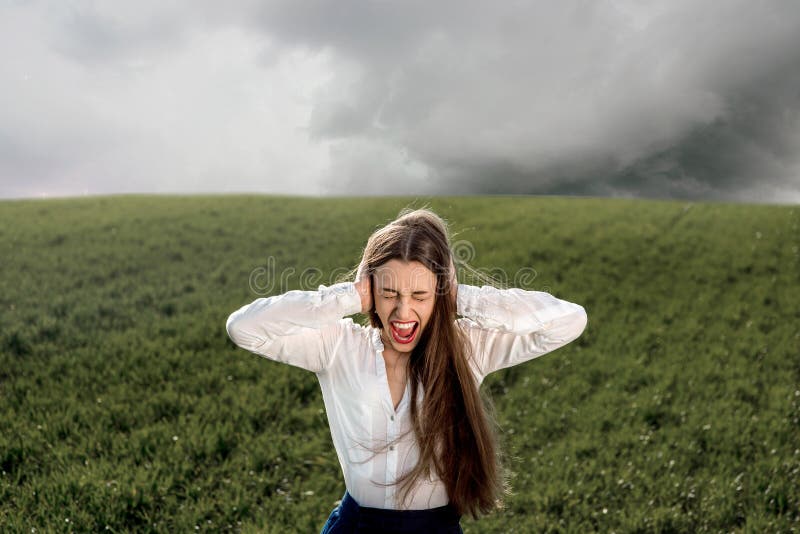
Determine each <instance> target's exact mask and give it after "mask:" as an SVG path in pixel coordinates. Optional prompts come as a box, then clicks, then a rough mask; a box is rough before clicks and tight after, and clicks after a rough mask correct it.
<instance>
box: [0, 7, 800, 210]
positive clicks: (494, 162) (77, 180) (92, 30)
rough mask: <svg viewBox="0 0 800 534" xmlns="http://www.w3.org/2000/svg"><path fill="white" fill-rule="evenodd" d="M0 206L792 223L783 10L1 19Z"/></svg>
mask: <svg viewBox="0 0 800 534" xmlns="http://www.w3.org/2000/svg"><path fill="white" fill-rule="evenodd" d="M0 35H2V37H0V44H3V45H4V46H3V47H1V48H0V82H1V83H3V86H4V88H5V91H6V93H7V98H8V100H9V101H10V102H11V103H12V105H10V106H7V107H6V108H5V109H0V196H17V195H20V194H23V195H24V194H37V193H36V192H37V191H49V192H51V193H53V192H61V191H73V194H81V192H83V191H85V190H88V191H90V192H93V193H95V192H114V191H155V192H165V191H234V190H237V191H263V192H286V193H296V194H324V193H328V194H367V195H380V194H452V193H457V194H470V193H476V194H478V193H533V194H571V195H573V194H574V195H598V196H604V195H609V196H644V197H655V198H658V197H661V198H687V199H688V198H697V199H726V200H751V201H769V202H786V201H790V202H800V178H798V176H800V160H799V159H798V154H800V116H798V113H800V102H798V99H799V98H800V75H798V74H796V73H798V72H800V68H798V67H800V65H799V64H798V63H800V53H797V52H795V51H797V50H800V5H798V4H797V3H795V2H790V1H778V0H775V1H771V2H760V3H753V2H747V1H744V0H736V1H734V0H732V1H729V2H724V3H720V2H714V1H712V0H702V1H700V0H691V1H690V0H676V1H675V2H669V3H661V2H659V3H655V2H652V3H647V2H639V1H633V0H616V1H612V0H608V1H581V0H566V1H564V2H544V1H532V2H523V3H499V4H496V5H490V4H487V3H485V2H452V1H450V2H448V1H442V2H425V3H423V2H420V1H409V2H364V3H354V2H352V3H351V2H338V1H336V2H334V1H322V0H316V1H314V2H293V1H289V0H284V1H273V2H258V1H252V0H239V1H238V2H231V3H227V4H225V6H221V4H219V3H217V2H210V1H198V2H193V3H185V4H174V3H173V4H168V5H167V4H163V3H157V2H150V3H147V2H142V3H137V4H136V6H135V7H133V6H132V5H131V7H125V5H121V4H115V5H113V6H111V5H110V4H106V3H99V4H63V3H48V2H17V3H16V4H13V3H6V4H4V5H0Z"/></svg>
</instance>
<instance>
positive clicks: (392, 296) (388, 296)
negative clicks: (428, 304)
mask: <svg viewBox="0 0 800 534" xmlns="http://www.w3.org/2000/svg"><path fill="white" fill-rule="evenodd" d="M396 296H397V295H384V296H383V298H385V299H393V298H395V297H396ZM414 300H416V301H418V302H425V300H426V299H418V298H415V299H414Z"/></svg>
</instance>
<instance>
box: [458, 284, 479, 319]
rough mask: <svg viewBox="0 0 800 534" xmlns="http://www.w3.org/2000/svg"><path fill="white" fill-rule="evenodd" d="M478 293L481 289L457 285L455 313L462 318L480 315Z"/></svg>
mask: <svg viewBox="0 0 800 534" xmlns="http://www.w3.org/2000/svg"><path fill="white" fill-rule="evenodd" d="M480 292H481V288H479V287H478V286H471V285H467V284H458V294H457V295H456V312H457V313H458V314H459V315H462V316H475V315H480V312H481V299H480V298H479V295H480Z"/></svg>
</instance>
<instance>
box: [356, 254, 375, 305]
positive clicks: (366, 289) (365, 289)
mask: <svg viewBox="0 0 800 534" xmlns="http://www.w3.org/2000/svg"><path fill="white" fill-rule="evenodd" d="M366 272H367V267H366V265H364V263H363V261H362V263H361V264H360V265H359V266H358V272H357V273H356V280H355V284H356V290H357V291H358V294H359V295H361V313H363V314H367V313H369V311H370V310H371V309H372V282H371V280H370V278H371V277H370V276H367V274H366Z"/></svg>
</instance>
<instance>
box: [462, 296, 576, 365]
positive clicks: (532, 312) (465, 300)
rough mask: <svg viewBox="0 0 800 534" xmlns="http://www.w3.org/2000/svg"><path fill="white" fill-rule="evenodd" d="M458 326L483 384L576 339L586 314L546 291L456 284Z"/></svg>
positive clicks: (572, 304) (570, 303)
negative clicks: (497, 373)
mask: <svg viewBox="0 0 800 534" xmlns="http://www.w3.org/2000/svg"><path fill="white" fill-rule="evenodd" d="M457 311H458V314H459V315H462V316H463V317H462V318H461V319H458V324H459V325H461V326H462V328H464V329H465V331H466V332H467V334H468V336H469V339H470V343H471V344H472V353H473V355H474V358H475V364H476V365H477V366H478V370H479V371H480V373H481V374H482V376H481V377H480V378H481V380H482V379H483V378H484V377H485V376H486V375H488V374H489V373H491V372H494V371H497V370H499V369H504V368H506V367H511V366H512V365H517V364H520V363H523V362H527V361H528V360H532V359H534V358H536V357H538V356H542V355H543V354H547V353H548V352H552V351H554V350H556V349H557V348H559V347H563V346H564V345H566V344H567V343H569V342H570V341H573V340H574V339H576V338H578V337H579V336H580V335H581V333H583V330H584V329H585V328H586V324H587V316H586V310H584V309H583V306H581V305H580V304H575V303H572V302H568V301H566V300H561V299H558V298H556V297H554V296H553V295H551V294H549V293H546V292H544V291H528V290H524V289H519V288H510V289H498V288H496V287H494V286H488V285H486V286H482V287H477V286H470V285H466V284H458V295H457Z"/></svg>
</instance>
